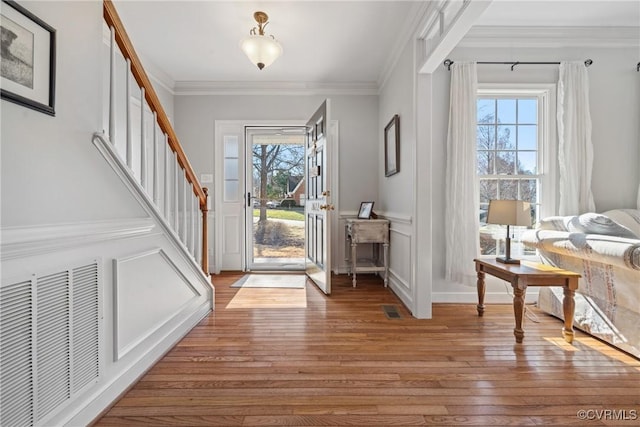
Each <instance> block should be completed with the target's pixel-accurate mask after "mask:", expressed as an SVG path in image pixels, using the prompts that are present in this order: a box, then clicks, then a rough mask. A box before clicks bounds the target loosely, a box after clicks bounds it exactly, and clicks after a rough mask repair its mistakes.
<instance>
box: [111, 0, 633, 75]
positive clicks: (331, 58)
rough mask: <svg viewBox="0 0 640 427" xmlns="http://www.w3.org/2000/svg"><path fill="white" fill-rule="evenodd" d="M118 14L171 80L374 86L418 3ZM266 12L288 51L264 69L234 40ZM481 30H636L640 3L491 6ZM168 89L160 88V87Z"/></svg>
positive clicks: (225, 6) (407, 31) (502, 2)
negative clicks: (557, 28)
mask: <svg viewBox="0 0 640 427" xmlns="http://www.w3.org/2000/svg"><path fill="white" fill-rule="evenodd" d="M114 3H115V5H116V8H117V10H118V13H119V14H120V17H121V19H122V21H123V23H124V25H125V28H126V29H127V32H128V33H129V36H130V38H131V40H132V42H133V44H134V46H135V48H136V50H137V51H138V53H139V54H140V56H141V57H142V59H143V62H146V64H145V65H146V66H147V67H150V69H151V70H152V74H153V70H156V73H155V74H156V75H157V74H158V73H160V74H162V75H163V77H164V78H165V80H170V83H169V85H173V84H174V83H175V82H236V83H239V82H244V83H261V84H264V83H265V82H296V83H299V84H340V83H343V84H344V83H351V82H361V83H373V84H375V83H379V82H380V80H381V78H383V76H384V73H385V71H386V70H387V69H388V68H389V67H390V66H391V65H392V62H393V59H394V58H395V56H394V52H396V54H397V50H398V48H399V47H401V46H403V44H404V43H405V42H406V40H408V37H409V36H410V35H411V32H412V31H413V30H414V29H415V26H416V25H417V19H418V18H419V16H418V15H419V14H420V12H421V11H422V10H424V7H425V2H421V1H393V0H392V1H389V0H386V1H384V0H378V1H371V0H370V1H365V0H359V1H338V0H324V1H323V0H316V1H312V0H310V1H300V0H299V1H249V0H237V1H130V0H116V1H115V2H114ZM256 10H262V11H265V12H266V13H268V14H269V25H267V27H266V31H265V32H266V33H267V34H273V35H274V36H275V37H276V38H277V39H278V40H279V41H280V43H281V44H282V45H283V49H284V53H283V55H282V56H281V57H280V58H279V59H277V60H276V62H275V63H274V64H273V65H271V66H270V67H267V68H265V69H264V70H262V71H260V70H258V69H257V67H255V66H254V65H253V64H251V63H250V62H249V60H248V59H247V58H246V57H245V56H244V54H243V53H242V52H241V51H240V48H239V42H240V40H241V39H242V38H243V37H245V36H246V35H247V34H248V32H249V30H250V29H251V28H252V27H254V26H255V21H254V20H253V12H255V11H256ZM476 24H477V25H480V26H579V27H589V26H636V27H637V26H640V0H633V1H622V0H609V1H589V0H587V1H576V0H568V1H566V0H565V1H558V0H555V1H543V0H539V1H520V0H508V1H507V0H495V1H494V2H493V3H492V4H491V5H490V6H489V8H488V9H487V10H486V11H485V13H484V14H483V15H482V16H481V17H480V19H479V20H478V21H477V22H476ZM165 83H166V82H165Z"/></svg>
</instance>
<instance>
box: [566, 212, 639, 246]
mask: <svg viewBox="0 0 640 427" xmlns="http://www.w3.org/2000/svg"><path fill="white" fill-rule="evenodd" d="M567 228H568V229H569V231H574V232H580V233H585V234H604V235H606V236H616V237H624V238H627V239H636V238H637V237H636V235H635V234H634V233H633V232H632V231H631V230H629V229H628V228H627V227H625V226H623V225H620V224H618V223H617V222H615V221H614V220H612V219H611V218H609V217H608V216H606V215H603V214H597V213H593V212H589V213H585V214H582V215H580V216H577V217H574V218H573V219H572V220H571V221H570V222H569V224H568V225H567Z"/></svg>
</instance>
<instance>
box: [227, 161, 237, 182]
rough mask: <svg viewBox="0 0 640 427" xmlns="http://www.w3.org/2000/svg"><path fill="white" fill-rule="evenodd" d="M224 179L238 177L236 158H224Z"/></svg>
mask: <svg viewBox="0 0 640 427" xmlns="http://www.w3.org/2000/svg"><path fill="white" fill-rule="evenodd" d="M224 179H238V159H224Z"/></svg>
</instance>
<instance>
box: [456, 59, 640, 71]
mask: <svg viewBox="0 0 640 427" xmlns="http://www.w3.org/2000/svg"><path fill="white" fill-rule="evenodd" d="M452 64H453V61H452V60H450V59H445V60H444V66H445V67H447V70H449V71H451V65H452ZM476 64H480V65H485V64H494V65H511V71H513V68H514V67H515V66H516V65H533V64H535V65H560V63H559V62H523V61H512V62H493V61H489V62H476ZM591 64H593V61H592V60H591V59H586V60H585V61H584V66H585V67H588V66H589V65H591ZM638 70H639V71H640V62H638Z"/></svg>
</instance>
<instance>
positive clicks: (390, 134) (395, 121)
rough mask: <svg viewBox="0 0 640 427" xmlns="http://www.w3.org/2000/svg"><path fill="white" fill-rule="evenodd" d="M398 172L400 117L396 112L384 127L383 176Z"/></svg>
mask: <svg viewBox="0 0 640 427" xmlns="http://www.w3.org/2000/svg"><path fill="white" fill-rule="evenodd" d="M398 172H400V117H399V116H398V115H397V114H396V115H395V116H393V118H392V119H391V121H390V122H389V124H388V125H387V126H385V128H384V176H391V175H394V174H396V173H398Z"/></svg>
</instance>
